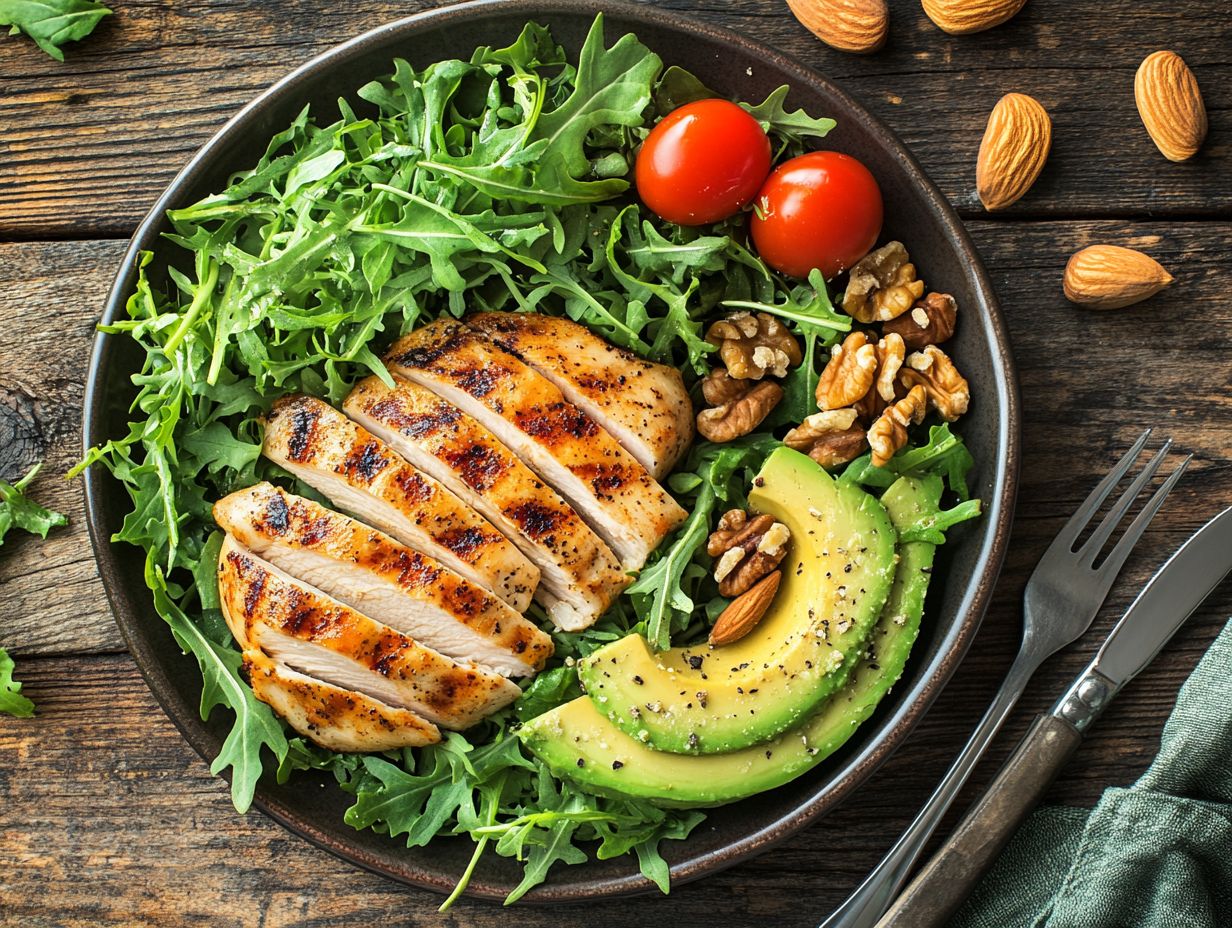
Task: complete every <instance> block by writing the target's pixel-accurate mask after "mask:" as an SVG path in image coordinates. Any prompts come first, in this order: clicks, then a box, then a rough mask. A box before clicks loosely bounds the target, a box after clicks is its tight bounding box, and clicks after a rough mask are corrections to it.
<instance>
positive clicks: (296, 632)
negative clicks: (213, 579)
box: [218, 535, 522, 731]
mask: <svg viewBox="0 0 1232 928" xmlns="http://www.w3.org/2000/svg"><path fill="white" fill-rule="evenodd" d="M218 570H219V576H218V590H219V596H220V598H221V600H222V610H223V616H224V617H225V618H226V620H227V625H228V627H230V629H231V632H232V634H236V632H237V631H239V632H240V633H241V634H239V635H236V637H237V640H238V641H239V642H240V643H241V645H242V646H243V647H244V649H245V650H246V649H247V648H250V647H251V648H259V649H260V650H262V651H264V652H265V653H266V654H268V655H269V656H270V657H272V658H273V659H274V660H276V661H279V662H280V663H283V664H286V665H287V666H289V667H291V668H293V669H295V670H296V671H298V672H299V673H302V674H304V675H305V676H309V677H314V678H316V679H318V680H321V681H323V682H325V683H331V684H333V685H334V686H337V687H340V688H341V689H346V690H354V691H356V692H358V693H363V694H365V695H367V696H371V697H373V698H374V699H379V700H380V701H381V702H383V703H385V704H386V705H389V706H393V707H395V708H401V709H409V710H410V711H412V712H414V713H415V714H417V715H420V716H422V717H423V718H424V719H426V720H427V721H429V722H433V723H435V724H437V725H439V726H441V727H442V728H450V729H455V730H459V731H460V730H462V729H465V728H469V727H470V726H472V725H474V724H475V723H476V722H478V721H479V720H480V719H482V718H484V717H485V716H487V715H490V714H491V713H493V712H495V711H496V710H497V709H500V708H502V707H504V706H507V705H508V704H509V703H511V702H513V701H514V700H515V699H517V698H518V696H519V695H520V694H521V692H522V691H521V690H520V689H519V688H518V685H517V684H516V683H513V682H512V681H511V680H509V679H507V678H505V677H502V676H501V675H500V674H497V673H492V672H490V671H487V670H483V669H481V668H479V667H475V666H474V665H470V664H462V663H459V662H457V661H455V660H453V659H452V658H448V657H446V656H445V655H443V654H440V653H438V652H436V651H433V650H432V649H431V648H428V647H426V646H424V645H421V644H419V643H418V642H416V641H415V640H414V639H412V638H408V637H407V636H406V635H404V634H402V633H401V632H398V631H395V630H394V629H392V628H390V627H389V626H388V625H383V624H381V623H380V622H377V621H374V620H373V619H370V618H368V616H366V615H363V614H362V613H359V612H356V611H355V610H354V609H352V608H351V607H350V606H347V605H344V604H342V603H340V602H338V601H337V600H336V599H331V598H330V597H328V596H326V595H325V594H324V593H322V592H321V591H320V590H318V589H315V588H314V587H311V586H309V585H308V584H306V583H303V582H301V581H299V580H296V579H295V578H294V577H292V576H290V575H289V574H287V573H285V572H283V571H281V570H279V569H278V568H277V567H275V566H274V565H273V564H270V563H269V562H268V561H264V560H262V559H261V558H259V557H257V556H256V555H255V554H253V553H252V552H250V551H247V550H245V549H244V547H243V546H242V545H240V543H239V542H237V541H236V540H235V538H233V537H231V536H230V535H228V536H227V537H226V539H224V541H223V545H222V551H221V552H220V553H219V559H218Z"/></svg>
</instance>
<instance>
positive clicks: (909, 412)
mask: <svg viewBox="0 0 1232 928" xmlns="http://www.w3.org/2000/svg"><path fill="white" fill-rule="evenodd" d="M927 405H928V396H927V394H926V393H925V392H924V388H923V387H921V386H915V387H912V388H911V390H910V391H908V393H907V395H906V396H904V397H903V398H902V399H901V400H899V401H898V402H897V403H895V404H894V405H893V406H889V407H887V408H886V411H885V412H883V413H882V414H881V417H880V418H879V419H878V420H877V421H876V422H874V423H873V426H872V428H870V429H869V430H868V444H869V447H870V448H872V450H873V466H874V467H882V466H884V465H885V464H888V463H889V461H890V458H892V457H894V455H895V453H896V452H897V451H898V449H899V448H901V447H902V446H903V445H905V444H907V426H909V425H912V424H913V423H918V422H922V421H923V419H924V412H925V409H926V408H927Z"/></svg>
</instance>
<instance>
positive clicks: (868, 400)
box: [783, 242, 971, 467]
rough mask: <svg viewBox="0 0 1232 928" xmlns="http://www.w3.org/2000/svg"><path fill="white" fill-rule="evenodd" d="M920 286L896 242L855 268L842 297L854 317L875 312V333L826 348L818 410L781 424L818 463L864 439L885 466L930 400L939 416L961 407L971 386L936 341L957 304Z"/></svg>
mask: <svg viewBox="0 0 1232 928" xmlns="http://www.w3.org/2000/svg"><path fill="white" fill-rule="evenodd" d="M924 290H925V287H924V282H923V281H922V280H920V279H919V278H918V277H917V275H916V271H915V267H914V265H912V264H911V259H910V256H909V255H908V254H907V250H906V249H905V248H904V247H903V245H902V243H901V242H891V243H889V244H888V245H886V246H884V247H882V248H879V249H877V250H876V251H874V252H871V253H870V254H869V255H868V256H866V257H865V258H864V259H863V260H862V261H860V262H859V264H857V265H856V266H855V267H854V268H852V271H851V277H850V282H849V283H848V288H847V293H846V295H845V296H844V300H843V307H844V309H846V310H847V311H848V312H849V313H850V314H851V315H852V316H853V317H854V318H856V319H858V320H862V321H880V322H882V336H881V338H880V339H877V340H876V341H874V340H873V339H874V338H875V335H874V336H870V334H869V333H868V332H865V331H860V330H857V331H855V332H852V333H851V334H850V335H848V336H847V337H846V338H845V339H843V341H842V343H841V344H838V345H835V346H834V348H833V349H831V354H830V360H829V363H827V364H826V367H825V369H824V370H823V371H822V372H821V376H820V378H819V379H818V381H817V407H818V408H819V409H820V410H821V412H818V413H814V414H813V415H811V416H809V417H808V418H807V419H805V420H804V421H803V422H802V423H800V425H798V426H797V427H796V428H794V429H792V430H791V431H790V432H788V433H787V436H786V437H785V438H784V439H783V441H784V442H785V443H786V444H787V445H788V446H789V447H791V448H795V449H796V450H798V451H803V452H805V453H806V454H808V455H809V457H811V458H812V459H813V460H815V461H817V462H818V463H819V464H821V465H822V466H823V467H833V466H836V465H839V464H845V463H847V462H848V461H852V460H854V459H855V458H857V457H859V456H860V454H862V453H863V452H864V450H865V449H866V448H870V449H871V450H872V459H873V464H874V465H876V466H882V465H884V464H885V463H886V462H887V461H889V460H890V458H891V457H893V456H894V454H895V453H896V452H897V451H898V450H899V449H900V448H902V447H903V445H905V444H906V442H907V427H908V426H909V425H911V424H913V423H917V422H919V421H920V420H921V419H923V417H924V415H925V413H926V412H927V411H928V409H930V408H931V409H934V410H936V411H937V413H938V414H939V415H940V416H941V417H942V418H943V419H945V420H946V421H953V420H954V419H957V418H958V417H959V416H961V415H962V414H963V413H965V412H966V411H967V406H968V404H969V403H970V401H971V391H970V387H969V386H968V384H967V381H966V379H965V378H964V377H963V376H962V375H961V374H960V373H959V372H958V369H957V368H956V367H955V366H954V362H953V361H952V360H950V357H949V356H948V355H947V354H946V353H945V352H944V351H942V350H941V349H940V348H938V347H937V344H938V343H939V342H944V341H946V340H948V339H949V338H950V337H951V336H952V335H953V334H954V327H955V324H956V322H957V318H958V304H957V303H956V302H955V300H954V298H953V297H952V296H950V295H949V294H948V293H929V294H928V295H927V296H924ZM908 297H910V302H907V301H908ZM908 351H910V352H911V353H910V354H908Z"/></svg>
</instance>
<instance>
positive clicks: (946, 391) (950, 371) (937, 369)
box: [899, 345, 971, 422]
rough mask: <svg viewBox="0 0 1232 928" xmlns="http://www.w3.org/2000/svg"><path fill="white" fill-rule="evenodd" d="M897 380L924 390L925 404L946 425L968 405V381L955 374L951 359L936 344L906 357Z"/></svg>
mask: <svg viewBox="0 0 1232 928" xmlns="http://www.w3.org/2000/svg"><path fill="white" fill-rule="evenodd" d="M899 377H900V379H901V380H902V382H903V385H904V386H907V387H910V388H912V389H917V388H923V390H924V392H925V393H926V394H927V395H928V404H929V405H930V406H932V408H933V409H935V410H937V412H938V413H939V414H940V416H941V418H942V419H944V420H945V421H946V422H953V421H954V420H955V419H957V418H958V417H959V416H961V415H963V414H964V413H965V412H966V411H967V407H968V406H969V405H970V403H971V387H970V386H969V385H968V383H967V378H965V377H964V376H963V375H962V374H960V373H958V368H956V367H955V366H954V362H953V361H951V360H950V356H949V355H947V354H946V353H945V352H944V351H942V350H941V349H940V348H938V347H937V346H936V345H929V346H927V347H926V348H925V349H924V350H923V351H917V352H915V353H914V354H912V355H911V356H910V357H908V358H907V366H906V367H904V368H903V370H902V373H901V374H900V375H899Z"/></svg>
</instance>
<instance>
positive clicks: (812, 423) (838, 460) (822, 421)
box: [783, 409, 868, 467]
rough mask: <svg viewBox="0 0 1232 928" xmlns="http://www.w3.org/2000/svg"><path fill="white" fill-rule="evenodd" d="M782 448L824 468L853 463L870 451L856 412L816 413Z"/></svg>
mask: <svg viewBox="0 0 1232 928" xmlns="http://www.w3.org/2000/svg"><path fill="white" fill-rule="evenodd" d="M783 444H785V445H786V446H787V447H788V448H794V449H796V450H797V451H803V452H805V453H806V454H807V455H808V456H809V457H810V458H812V459H813V460H814V461H816V462H817V463H818V464H820V465H821V466H822V467H834V466H835V465H838V464H846V463H847V462H848V461H854V460H855V459H856V458H858V457H859V456H860V454H861V453H863V451H864V449H865V448H866V447H868V442H867V440H866V438H865V436H864V429H862V428H860V426H859V425H858V424H856V411H855V410H854V409H834V410H830V411H827V412H816V413H813V415H811V416H809V417H808V418H807V419H805V420H804V421H803V422H801V423H800V424H799V425H798V426H796V427H795V428H794V429H792V430H791V431H790V432H788V433H787V434H786V435H785V436H784V437H783Z"/></svg>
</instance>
